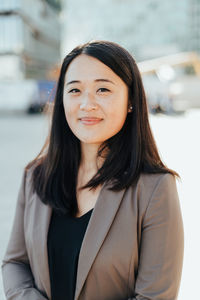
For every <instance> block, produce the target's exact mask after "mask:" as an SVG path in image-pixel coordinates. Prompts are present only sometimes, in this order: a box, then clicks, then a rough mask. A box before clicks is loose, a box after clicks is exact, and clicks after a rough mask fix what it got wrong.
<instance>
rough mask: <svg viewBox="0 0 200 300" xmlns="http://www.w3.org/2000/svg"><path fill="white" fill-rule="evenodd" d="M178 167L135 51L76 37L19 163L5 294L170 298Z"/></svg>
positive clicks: (178, 268)
mask: <svg viewBox="0 0 200 300" xmlns="http://www.w3.org/2000/svg"><path fill="white" fill-rule="evenodd" d="M176 177H179V175H178V174H177V173H176V172H175V171H173V170H171V169H169V168H167V167H166V166H165V165H164V163H163V162H162V161H161V159H160V156H159V154H158V150H157V147H156V143H155V141H154V138H153V135H152V132H151V128H150V125H149V119H148V109H147V103H146V97H145V92H144V88H143V84H142V80H141V76H140V73H139V70H138V67H137V65H136V63H135V61H134V59H133V57H132V56H131V55H130V54H129V53H128V52H127V51H126V50H125V49H123V48H122V47H121V46H119V45H117V44H115V43H112V42H108V41H93V42H90V43H87V44H84V45H81V46H78V47H76V48H75V49H73V50H72V51H71V53H69V54H68V55H67V56H66V57H65V59H64V61H63V64H62V68H61V72H60V77H59V80H58V85H57V93H56V98H55V103H54V109H53V114H52V124H51V130H50V134H49V137H48V139H47V141H46V143H45V145H44V147H43V149H42V151H41V152H40V154H39V155H38V156H37V157H36V158H35V159H34V161H32V162H31V163H29V165H28V166H27V167H26V168H25V170H24V175H23V179H22V184H21V188H20V191H19V195H18V201H17V206H16V214H15V219H14V223H13V229H12V232H11V236H10V240H9V243H8V246H7V250H6V253H5V256H4V259H3V264H2V273H3V282H4V289H5V294H6V297H7V299H10V300H11V299H12V300H43V299H51V300H66V299H67V300H72V299H75V300H136V299H137V300H175V299H177V295H178V291H179V286H180V280H181V273H182V263H183V252H184V231H183V221H182V213H181V209H180V203H179V198H178V193H177V187H176Z"/></svg>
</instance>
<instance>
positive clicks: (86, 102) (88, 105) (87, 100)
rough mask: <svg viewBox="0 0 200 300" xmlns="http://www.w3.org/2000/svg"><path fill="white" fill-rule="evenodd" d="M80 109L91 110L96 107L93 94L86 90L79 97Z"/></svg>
mask: <svg viewBox="0 0 200 300" xmlns="http://www.w3.org/2000/svg"><path fill="white" fill-rule="evenodd" d="M80 109H81V110H85V111H91V110H95V109H97V104H96V102H95V98H94V96H93V95H92V94H91V93H89V92H86V93H85V94H84V95H83V98H82V99H81V104H80Z"/></svg>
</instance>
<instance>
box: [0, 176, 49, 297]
mask: <svg viewBox="0 0 200 300" xmlns="http://www.w3.org/2000/svg"><path fill="white" fill-rule="evenodd" d="M25 182H26V172H25V171H24V174H23V178H22V181H21V186H20V189H19V192H18V197H17V204H16V210H15V216H14V222H13V225H12V230H11V235H10V239H9V242H8V245H7V249H6V253H5V255H4V258H3V261H2V265H1V268H2V277H3V286H4V292H5V295H6V299H7V300H46V299H47V298H46V297H45V296H44V295H42V294H41V293H40V292H39V291H38V290H37V289H36V288H35V285H34V278H33V274H32V272H31V268H30V264H29V258H28V255H27V251H26V243H25V238H24V207H25Z"/></svg>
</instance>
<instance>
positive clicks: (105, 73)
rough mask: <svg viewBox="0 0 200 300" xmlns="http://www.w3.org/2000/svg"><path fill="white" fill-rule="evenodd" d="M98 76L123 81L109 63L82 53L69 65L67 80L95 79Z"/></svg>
mask: <svg viewBox="0 0 200 300" xmlns="http://www.w3.org/2000/svg"><path fill="white" fill-rule="evenodd" d="M98 78H105V79H111V78H112V79H113V80H115V81H122V80H121V78H120V77H119V76H118V75H117V74H115V73H114V72H113V70H112V69H110V68H109V67H108V66H107V65H105V64H104V63H102V62H101V61H100V60H98V59H96V58H94V57H92V56H89V55H86V54H81V55H79V56H77V57H76V58H75V59H74V60H73V61H72V62H71V63H70V65H69V67H68V69H67V71H66V74H65V82H66V81H68V80H80V81H81V80H86V79H88V80H95V79H98Z"/></svg>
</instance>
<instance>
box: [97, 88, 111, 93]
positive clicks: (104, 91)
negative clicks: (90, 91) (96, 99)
mask: <svg viewBox="0 0 200 300" xmlns="http://www.w3.org/2000/svg"><path fill="white" fill-rule="evenodd" d="M98 91H100V92H101V93H106V92H110V90H109V89H107V88H99V89H98Z"/></svg>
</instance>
